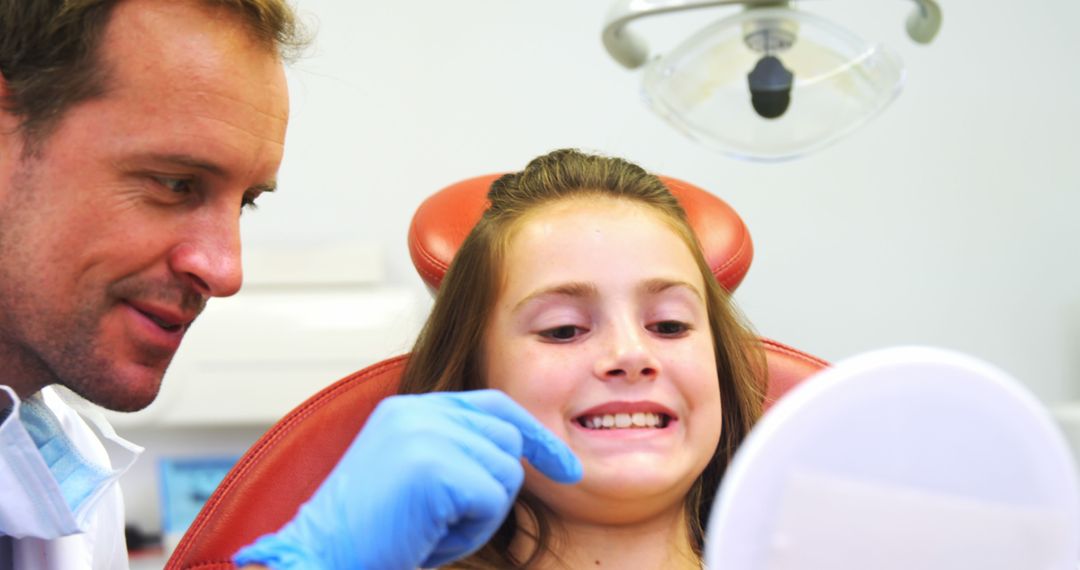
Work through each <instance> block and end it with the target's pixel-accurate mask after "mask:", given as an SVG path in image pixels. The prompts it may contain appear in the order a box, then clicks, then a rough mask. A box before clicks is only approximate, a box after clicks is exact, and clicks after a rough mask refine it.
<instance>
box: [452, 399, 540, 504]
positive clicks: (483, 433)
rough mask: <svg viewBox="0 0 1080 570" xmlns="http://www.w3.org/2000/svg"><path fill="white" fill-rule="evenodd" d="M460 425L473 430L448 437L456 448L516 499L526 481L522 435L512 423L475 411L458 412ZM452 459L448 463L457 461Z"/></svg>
mask: <svg viewBox="0 0 1080 570" xmlns="http://www.w3.org/2000/svg"><path fill="white" fill-rule="evenodd" d="M458 414H459V421H460V422H462V423H463V424H466V425H467V426H468V427H467V429H469V430H472V431H471V432H470V433H468V434H447V436H448V437H449V440H450V442H448V444H449V445H455V446H456V447H457V448H458V450H460V452H461V453H464V454H465V455H468V456H469V457H470V458H471V459H473V460H474V461H475V462H476V463H477V464H478V465H480V466H481V467H483V468H484V469H485V470H486V471H487V472H488V473H489V474H490V475H491V476H492V477H494V478H495V480H496V481H498V482H499V483H500V484H501V485H502V486H503V488H504V489H505V490H506V493H507V495H509V496H510V497H515V496H517V493H518V490H519V489H521V484H522V482H523V481H524V480H525V469H523V468H522V467H521V461H520V459H519V458H520V457H521V448H522V437H521V432H519V431H518V430H517V428H515V427H514V426H512V425H510V424H509V423H507V422H505V421H503V420H500V419H499V418H496V417H493V416H491V415H488V414H485V413H482V412H477V411H473V410H466V409H461V410H458ZM454 460H455V459H454V458H453V457H450V458H448V459H447V461H454Z"/></svg>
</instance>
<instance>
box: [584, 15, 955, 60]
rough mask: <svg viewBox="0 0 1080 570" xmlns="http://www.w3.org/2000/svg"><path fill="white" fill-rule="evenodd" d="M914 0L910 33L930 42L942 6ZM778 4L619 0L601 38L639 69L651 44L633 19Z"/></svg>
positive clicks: (617, 55)
mask: <svg viewBox="0 0 1080 570" xmlns="http://www.w3.org/2000/svg"><path fill="white" fill-rule="evenodd" d="M913 1H914V2H915V4H916V6H915V10H914V11H913V12H912V13H911V15H910V16H908V19H907V32H908V36H910V37H911V39H912V40H914V41H916V42H918V43H920V44H927V43H930V41H931V40H933V39H934V36H936V35H937V33H938V30H940V29H941V7H940V6H938V4H937V2H936V0H913ZM777 3H778V2H777V1H776V0H618V1H617V2H615V4H614V5H613V6H612V7H611V11H610V12H608V17H607V21H606V22H605V23H604V31H603V33H602V35H601V37H602V39H603V42H604V47H605V48H606V49H607V51H608V53H609V54H610V55H611V57H612V58H614V59H615V61H617V62H619V63H620V64H622V65H623V66H624V67H626V68H628V69H636V68H638V67H641V66H642V65H644V63H645V62H646V61H648V59H649V46H648V44H647V43H646V42H645V40H644V39H643V38H642V37H641V36H640V35H637V34H634V33H633V32H631V31H630V30H627V29H626V25H627V24H629V23H630V22H632V21H634V20H637V19H639V18H644V17H646V16H653V15H657V14H665V13H669V12H682V11H685V10H696V9H698V8H709V7H713V6H725V5H730V4H745V5H748V6H754V5H769V4H777ZM780 3H783V2H780Z"/></svg>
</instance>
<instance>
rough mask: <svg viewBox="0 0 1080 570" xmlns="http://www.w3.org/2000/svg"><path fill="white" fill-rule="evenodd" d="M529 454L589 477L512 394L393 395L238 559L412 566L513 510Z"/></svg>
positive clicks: (429, 562) (475, 544)
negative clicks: (287, 518) (308, 494)
mask: <svg viewBox="0 0 1080 570" xmlns="http://www.w3.org/2000/svg"><path fill="white" fill-rule="evenodd" d="M521 457H525V459H527V460H528V461H529V463H531V464H532V466H533V467H535V468H536V469H538V470H539V471H540V472H541V473H543V474H545V475H547V476H548V477H550V478H552V479H553V480H555V481H559V482H563V483H573V482H576V481H578V480H580V479H581V472H582V469H581V463H580V462H579V461H578V460H577V458H576V457H575V456H574V454H573V453H572V452H571V451H570V449H569V448H568V447H566V445H565V444H564V443H563V442H562V441H560V440H559V439H558V438H556V437H555V436H554V434H552V433H551V432H550V431H548V430H547V428H545V427H543V426H542V425H541V424H540V422H538V421H537V420H536V419H535V418H533V417H532V416H531V415H530V414H529V413H528V412H527V411H525V409H524V408H522V407H521V406H519V405H518V404H517V403H516V402H514V401H513V400H511V399H510V397H509V396H507V395H506V394H504V393H502V392H499V391H497V390H478V391H474V392H439V393H431V394H423V395H418V396H394V397H391V398H387V399H386V400H384V401H383V402H382V403H380V404H379V406H378V407H377V408H376V409H375V411H374V412H372V414H371V417H370V418H369V419H368V422H367V424H366V425H365V426H364V429H363V430H362V431H361V432H360V434H359V435H358V436H357V437H356V439H355V440H353V442H352V444H351V445H350V446H349V449H348V450H347V451H346V452H345V455H344V456H343V457H342V458H341V461H340V462H338V464H337V466H336V467H334V470H333V471H331V473H330V475H329V476H328V477H327V478H326V480H325V481H324V482H323V484H322V486H321V487H319V489H318V490H317V491H316V492H315V495H314V496H312V498H311V499H310V500H309V501H308V502H307V503H305V504H304V505H303V506H302V507H301V508H300V511H299V512H298V513H297V515H296V517H295V518H293V520H292V521H291V522H289V523H288V524H286V525H285V526H284V527H282V529H281V530H279V531H278V532H277V533H274V534H269V535H266V536H263V537H262V538H260V539H259V540H257V541H256V542H255V543H254V544H251V545H249V546H247V547H245V548H243V549H241V550H240V552H238V553H237V554H236V556H235V557H234V562H235V563H236V564H237V565H238V566H242V565H243V564H254V563H258V564H264V565H266V566H269V567H271V568H274V569H275V570H278V569H285V568H305V569H306V568H335V569H337V568H342V569H357V570H360V569H363V570H397V569H401V570H414V569H415V568H417V567H421V566H423V567H433V566H439V565H441V564H445V563H447V562H450V561H453V560H456V559H458V558H461V557H464V556H465V555H467V554H470V553H472V552H473V551H475V550H477V549H478V548H480V547H481V546H483V545H484V544H485V543H486V542H487V541H488V539H489V538H490V537H491V535H492V534H494V532H495V531H496V530H497V529H498V528H499V525H500V524H501V523H502V521H503V519H504V518H505V517H506V515H507V513H508V512H509V510H510V507H511V506H512V505H513V503H514V498H515V497H516V496H517V493H518V489H520V488H521V483H522V481H523V480H524V477H525V472H524V469H523V468H522V466H521V462H520V459H521Z"/></svg>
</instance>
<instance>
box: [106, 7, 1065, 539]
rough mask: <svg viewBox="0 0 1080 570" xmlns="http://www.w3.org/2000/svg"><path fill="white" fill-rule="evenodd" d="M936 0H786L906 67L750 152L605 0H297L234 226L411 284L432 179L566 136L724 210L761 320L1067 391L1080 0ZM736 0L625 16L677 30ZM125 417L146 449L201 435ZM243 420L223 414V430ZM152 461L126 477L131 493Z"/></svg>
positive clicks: (167, 447)
mask: <svg viewBox="0 0 1080 570" xmlns="http://www.w3.org/2000/svg"><path fill="white" fill-rule="evenodd" d="M942 3H943V8H944V13H945V24H944V27H943V29H942V32H941V35H940V36H939V38H938V39H937V40H936V41H935V42H934V43H933V44H932V45H930V46H918V45H915V44H913V43H912V42H911V41H910V40H909V39H908V38H907V37H906V35H905V34H904V32H903V20H904V18H905V16H906V15H907V13H908V11H909V10H910V8H911V5H910V3H908V2H902V1H895V0H828V1H825V0H822V1H820V2H817V1H815V2H804V3H800V4H799V6H800V7H801V8H803V9H806V10H812V11H814V12H816V13H819V14H822V15H824V16H827V17H829V18H831V19H833V20H834V21H836V22H837V23H840V24H842V25H844V26H846V27H848V28H850V29H852V30H854V31H857V32H858V33H860V34H861V35H864V36H865V37H868V38H874V39H877V40H879V41H882V42H885V43H888V44H890V45H891V46H892V47H893V48H894V49H896V50H897V51H898V52H899V53H900V54H901V56H902V57H903V58H904V60H905V61H906V63H907V66H908V85H907V88H906V89H905V92H904V93H903V94H902V95H901V96H900V98H899V99H898V100H897V101H896V102H895V103H894V104H893V105H892V106H891V107H890V108H889V109H887V110H886V112H885V113H884V114H883V115H881V116H880V117H879V118H878V119H876V120H875V121H874V122H872V123H870V124H869V125H868V126H867V127H865V128H864V129H862V130H861V131H858V132H856V133H855V134H854V135H852V136H850V137H849V138H847V139H845V140H843V141H841V142H840V143H839V144H837V145H835V146H833V147H830V148H828V149H825V150H824V151H821V152H819V153H817V154H814V155H811V156H809V157H808V158H805V159H802V160H799V161H795V162H789V163H784V164H772V165H764V164H749V163H741V162H737V161H734V160H731V159H728V158H725V157H722V156H720V155H717V154H714V153H712V152H710V151H708V150H706V149H705V148H703V147H699V146H698V145H696V144H695V143H693V142H691V141H688V140H686V139H684V138H683V137H682V135H680V134H679V133H677V132H675V131H674V130H673V129H671V128H669V127H668V126H667V125H666V124H664V123H663V122H662V121H661V120H660V119H659V118H657V117H655V116H653V115H652V114H651V113H650V112H649V111H648V110H647V109H646V108H645V107H644V106H643V105H642V104H641V103H640V100H639V95H638V91H639V79H640V77H639V75H638V74H636V73H633V72H629V71H625V70H623V69H622V68H621V67H619V66H618V65H616V64H615V63H614V61H612V60H611V59H609V58H608V56H607V55H606V53H605V52H604V51H603V48H602V46H601V44H600V39H599V34H600V28H601V24H602V22H603V19H604V16H605V14H606V13H607V9H608V6H609V3H608V2H607V1H606V0H605V1H598V0H592V1H587V0H541V1H529V2H527V1H524V0H456V1H436V0H430V1H426V2H418V1H415V0H394V1H390V2H372V1H364V0H354V1H347V0H299V2H298V4H299V8H300V9H301V10H302V11H303V12H304V13H305V14H307V16H308V17H309V18H311V19H312V20H313V21H314V23H315V26H316V28H317V39H316V42H315V45H314V47H313V49H312V50H311V52H310V53H309V55H308V56H307V57H306V58H304V59H302V60H301V61H299V62H297V63H296V64H294V65H293V66H292V68H291V70H290V72H289V74H290V85H291V88H292V99H293V101H292V103H293V104H292V109H293V111H292V113H293V114H292V121H291V124H290V131H289V135H288V141H287V147H286V148H287V152H286V157H285V163H284V165H283V167H282V171H281V177H280V182H281V191H280V192H278V193H277V194H276V195H274V196H268V197H266V199H265V200H264V201H262V205H261V206H260V210H259V211H258V212H256V213H253V214H250V215H246V216H245V222H244V226H245V229H244V231H245V232H246V235H245V239H246V240H247V241H246V245H247V246H248V247H251V248H262V249H268V248H269V249H273V248H276V247H280V246H283V245H286V244H288V245H294V244H302V245H316V246H322V245H340V244H342V243H347V242H374V243H378V244H382V245H381V247H383V248H384V249H385V256H386V258H387V259H388V260H389V268H388V273H387V274H388V281H389V284H390V285H398V286H401V287H407V288H414V289H416V290H417V291H421V290H422V286H421V284H420V280H419V278H417V277H416V276H415V274H414V272H413V270H412V265H411V263H410V262H409V259H408V253H407V249H406V245H405V243H406V241H405V238H406V230H407V227H408V224H409V220H410V218H411V215H412V212H413V211H414V209H415V207H416V206H417V205H418V204H419V203H420V202H421V201H422V200H423V199H424V198H425V197H426V196H428V195H429V194H430V193H432V192H433V191H435V190H436V189H438V188H440V187H442V186H445V185H447V184H449V183H452V182H455V181H457V180H459V179H462V178H465V177H469V176H474V175H477V174H482V173H488V172H494V171H506V170H517V169H520V168H521V167H523V166H524V164H525V163H526V162H527V161H528V160H529V159H530V158H532V157H534V156H536V155H538V154H541V153H544V152H547V151H549V150H552V149H555V148H559V147H565V146H575V147H579V148H583V149H588V150H596V151H601V152H604V153H607V154H613V155H619V156H624V157H626V158H629V159H631V160H633V161H635V162H638V163H640V164H642V165H643V166H645V167H647V168H649V169H651V170H653V171H656V172H660V173H664V174H668V175H672V176H676V177H680V178H683V179H686V180H688V181H691V182H694V183H696V184H698V185H701V186H703V187H705V188H709V189H711V190H713V191H715V192H716V193H717V194H718V195H720V196H721V197H723V198H724V199H726V200H727V201H729V202H730V203H731V204H732V205H733V206H734V207H735V208H736V210H737V211H739V212H740V213H741V215H742V216H743V217H744V218H745V220H746V222H747V224H748V225H749V227H750V230H751V233H752V234H753V236H754V239H755V245H756V255H755V261H754V263H753V266H752V267H751V270H750V273H749V275H748V277H747V279H746V280H745V281H744V283H743V285H742V287H741V288H740V290H739V292H738V295H737V297H738V301H739V302H740V304H741V306H742V308H743V309H744V311H745V313H746V314H747V316H748V317H749V318H750V320H751V321H753V322H754V323H755V325H756V326H757V328H758V330H759V331H760V332H761V333H762V334H764V335H767V336H771V337H773V338H776V339H778V340H781V341H784V342H787V343H789V344H793V345H794V346H797V347H799V348H802V349H804V350H807V351H810V352H812V353H815V354H818V355H820V356H822V357H824V358H827V359H832V360H834V359H839V358H843V357H845V356H847V355H851V354H853V353H856V352H860V351H863V350H867V349H872V348H879V347H884V346H890V345H897V344H907V343H916V344H929V345H935V346H942V347H951V348H956V349H960V350H962V351H965V352H968V353H970V354H973V355H976V356H979V357H982V358H984V359H986V360H988V361H990V362H992V363H995V364H997V365H998V366H1000V367H1002V368H1004V369H1005V370H1006V371H1008V372H1010V373H1012V374H1013V375H1015V376H1017V377H1019V378H1020V379H1021V380H1023V381H1024V382H1026V383H1027V384H1028V386H1030V388H1031V389H1032V390H1033V391H1034V392H1035V393H1036V395H1038V396H1039V397H1040V398H1042V399H1043V400H1044V401H1045V402H1047V403H1048V404H1056V403H1058V402H1062V401H1065V400H1070V399H1080V351H1078V350H1077V348H1078V345H1080V264H1078V261H1080V259H1078V257H1080V256H1078V253H1080V245H1078V244H1080V223H1078V222H1080V220H1078V217H1080V71H1078V70H1080V66H1078V65H1077V62H1076V61H1075V58H1076V57H1077V54H1080V35H1078V34H1076V33H1075V29H1074V27H1075V23H1076V22H1078V21H1080V2H1076V1H1075V0H1036V1H1035V2H1010V3H1005V2H1001V3H990V2H986V1H985V0H942ZM732 10H733V9H730V8H729V9H726V10H724V9H717V10H715V11H710V12H706V13H702V14H697V15H692V16H676V17H672V18H669V19H668V20H667V21H665V22H661V23H658V24H653V25H648V24H646V25H644V26H643V28H642V29H643V30H645V31H647V32H649V34H650V38H651V39H653V40H654V43H655V44H657V45H661V46H662V45H671V44H672V43H673V42H674V41H677V39H678V38H679V37H680V36H685V35H688V34H689V33H690V32H691V31H692V30H695V29H697V27H698V26H703V25H705V24H707V23H708V22H711V21H712V20H713V19H715V18H719V17H723V16H725V15H729V14H731V13H733V12H732ZM219 302H228V301H219ZM334 379H335V378H325V379H321V380H323V381H324V382H323V383H326V382H330V381H332V380H334ZM314 389H315V387H313V388H312V390H314ZM134 431H135V432H136V433H129V434H128V435H129V436H130V437H132V438H134V439H137V440H139V441H140V442H141V443H144V444H148V445H149V447H150V448H151V456H153V455H157V454H176V453H190V452H200V451H202V450H203V448H202V447H201V445H202V444H201V443H200V442H201V441H205V440H206V437H209V436H206V435H205V434H202V432H198V433H196V434H195V435H194V436H193V437H191V438H190V439H189V440H187V443H186V444H185V443H184V442H182V441H180V440H177V439H176V438H175V437H174V436H173V435H170V434H167V433H166V434H159V433H157V432H155V431H154V430H153V429H149V430H134ZM140 431H141V432H142V433H138V432H140ZM187 433H189V434H190V433H193V432H187ZM256 433H257V430H256V431H253V432H252V433H246V432H244V433H240V432H237V434H233V432H229V433H228V434H227V435H229V437H231V438H234V439H230V440H229V441H235V442H237V443H236V447H237V449H236V451H237V452H239V451H242V449H243V447H244V446H245V445H246V442H247V440H248V439H253V438H254V437H255V434H256ZM200 434H201V435H200ZM1078 441H1080V436H1078ZM213 451H215V452H217V451H221V450H218V449H216V448H215V449H214V450H213ZM149 484H150V483H148V482H147V481H145V480H138V479H134V478H130V479H128V480H127V481H126V482H125V485H127V487H128V489H129V494H130V493H131V492H132V487H139V486H140V485H142V486H143V490H142V491H139V490H138V489H135V490H134V492H135V493H136V494H137V495H139V496H143V497H146V498H149V497H151V496H152V492H151V491H150V490H148V489H149V488H148V487H146V486H147V485H149ZM140 493H141V494H140ZM155 516H156V513H154V512H153V510H152V509H151V510H149V511H145V512H144V513H142V515H141V518H142V519H143V523H144V524H146V525H147V526H149V527H150V528H153V524H154V521H153V520H152V519H153V518H154V517H155Z"/></svg>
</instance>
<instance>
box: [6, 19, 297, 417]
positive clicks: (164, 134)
mask: <svg viewBox="0 0 1080 570" xmlns="http://www.w3.org/2000/svg"><path fill="white" fill-rule="evenodd" d="M101 57H102V60H103V61H104V63H105V68H106V69H107V70H108V79H107V82H106V84H107V91H106V93H105V95H104V96H103V97H100V98H98V99H95V100H91V101H87V102H84V103H80V104H78V105H76V106H75V107H73V108H71V109H70V110H69V111H67V113H66V114H65V115H64V116H63V118H62V119H61V120H60V122H59V123H58V124H57V126H56V128H55V130H53V131H52V132H51V133H50V134H48V135H47V138H46V139H44V140H43V141H42V142H41V143H40V144H39V146H38V148H39V149H40V150H39V151H38V152H37V153H36V154H34V155H32V156H26V155H24V153H23V151H22V149H23V143H24V140H23V137H22V135H21V134H19V133H18V132H17V131H16V130H15V127H16V126H17V124H18V122H17V121H18V118H17V117H13V116H11V115H9V114H8V113H6V112H3V111H0V364H2V365H3V366H2V368H3V369H4V371H3V376H0V381H3V382H5V383H9V384H12V385H14V386H16V389H17V390H19V391H20V392H21V393H22V395H24V396H25V395H27V394H29V393H32V392H34V391H36V390H37V389H40V388H41V387H43V386H45V385H47V384H50V383H53V382H59V383H62V384H64V385H66V386H68V387H69V388H71V389H72V390H74V391H75V392H77V393H79V394H81V395H83V396H84V397H86V398H87V399H89V400H91V401H94V402H96V403H98V404H100V405H103V406H105V407H108V408H112V409H116V410H137V409H140V408H142V407H145V406H146V405H147V404H149V403H150V402H151V401H152V400H153V399H154V397H155V396H156V395H157V392H158V389H159V387H160V384H161V377H162V375H163V374H164V372H165V368H166V367H167V366H168V364H169V362H170V360H171V359H172V356H173V354H174V352H175V351H176V349H177V347H178V346H179V344H180V340H181V338H182V337H183V335H184V332H185V331H186V329H187V327H188V326H189V325H190V323H191V321H192V320H193V319H194V318H195V316H196V315H198V313H199V311H201V310H202V308H203V306H204V304H205V302H206V299H207V298H209V297H212V296H228V295H232V294H234V293H236V291H237V290H238V289H239V288H240V284H241V280H242V274H241V266H240V237H239V226H238V224H239V216H240V212H241V208H242V206H243V205H244V204H245V203H249V202H251V201H252V200H254V199H255V198H256V197H257V196H258V194H259V193H260V192H261V191H263V190H265V189H268V187H270V186H272V184H273V180H274V177H275V174H276V172H277V169H278V165H279V163H280V162H281V155H282V150H283V148H282V146H283V142H284V137H285V125H286V122H287V120H288V97H287V89H286V85H285V77H284V70H283V68H282V64H281V62H280V60H279V58H278V57H277V56H276V55H275V54H274V53H272V51H271V50H270V49H269V48H268V47H267V46H264V45H262V44H259V43H257V42H256V41H255V40H253V39H252V37H251V36H250V35H249V33H248V32H247V29H246V28H245V27H244V26H243V24H242V23H241V22H240V20H238V19H237V18H236V16H235V15H234V14H232V13H231V12H227V11H224V10H215V9H210V8H206V7H204V6H202V4H201V3H199V2H195V1H190V2H189V1H180V2H176V1H161V0H127V1H124V2H121V3H120V4H119V5H118V6H117V7H116V9H115V10H114V12H113V15H112V17H111V20H110V22H109V24H108V26H107V28H106V31H105V35H104V38H103V43H102V51H101Z"/></svg>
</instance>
